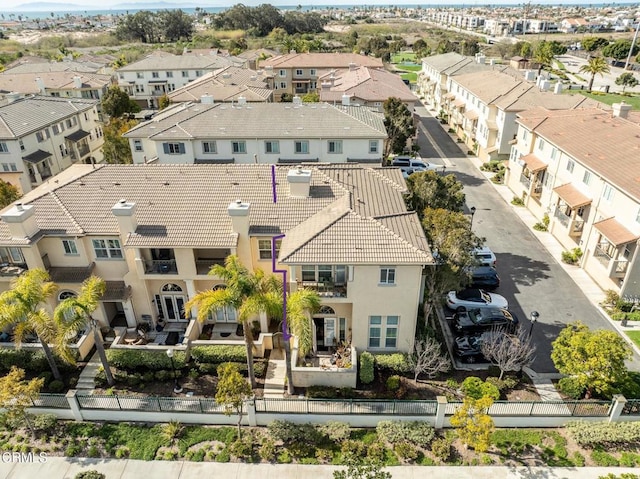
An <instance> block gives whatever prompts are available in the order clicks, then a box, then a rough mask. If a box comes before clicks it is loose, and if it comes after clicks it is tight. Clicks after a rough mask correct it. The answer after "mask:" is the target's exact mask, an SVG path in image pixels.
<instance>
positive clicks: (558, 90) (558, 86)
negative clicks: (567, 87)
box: [553, 82, 562, 95]
mask: <svg viewBox="0 0 640 479" xmlns="http://www.w3.org/2000/svg"><path fill="white" fill-rule="evenodd" d="M553 93H554V94H556V95H559V94H560V93H562V83H560V82H557V83H556V84H555V85H554V86H553Z"/></svg>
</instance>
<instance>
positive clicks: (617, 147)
mask: <svg viewBox="0 0 640 479" xmlns="http://www.w3.org/2000/svg"><path fill="white" fill-rule="evenodd" d="M518 122H519V123H521V124H522V125H523V126H525V127H527V128H528V129H530V130H531V129H532V130H533V131H535V133H536V134H537V135H539V136H540V137H542V138H544V139H545V140H547V141H548V142H549V143H551V144H553V145H554V146H556V147H557V148H558V149H559V150H561V151H563V152H565V153H566V154H568V155H569V156H571V157H572V158H574V159H575V160H576V161H578V162H580V163H581V164H583V165H584V166H586V167H587V168H588V169H589V170H591V171H593V172H595V173H596V174H598V175H599V176H601V177H602V178H603V179H604V180H605V181H607V182H608V183H611V184H612V185H615V186H616V187H617V188H618V189H620V190H622V191H624V192H626V193H627V194H628V195H630V196H631V197H633V198H635V199H636V200H637V201H640V156H639V155H638V152H639V151H640V125H638V124H636V123H634V122H632V121H628V120H625V119H623V118H617V117H614V116H613V115H612V113H611V111H606V110H601V109H595V108H591V109H586V108H585V109H579V108H578V109H574V110H555V111H548V110H547V111H545V110H541V109H537V110H535V111H530V112H523V113H521V114H520V115H519V119H518Z"/></svg>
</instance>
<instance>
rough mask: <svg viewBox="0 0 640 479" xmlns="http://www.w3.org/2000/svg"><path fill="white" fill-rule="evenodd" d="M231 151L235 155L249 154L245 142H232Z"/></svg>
mask: <svg viewBox="0 0 640 479" xmlns="http://www.w3.org/2000/svg"><path fill="white" fill-rule="evenodd" d="M231 151H233V152H234V153H241V154H242V153H246V152H247V143H246V142H245V141H232V142H231Z"/></svg>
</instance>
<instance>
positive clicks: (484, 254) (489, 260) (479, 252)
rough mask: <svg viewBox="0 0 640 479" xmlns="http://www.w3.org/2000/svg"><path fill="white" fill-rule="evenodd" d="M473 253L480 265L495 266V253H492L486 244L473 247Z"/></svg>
mask: <svg viewBox="0 0 640 479" xmlns="http://www.w3.org/2000/svg"><path fill="white" fill-rule="evenodd" d="M473 255H474V256H475V257H476V258H477V259H478V261H479V262H480V264H481V265H482V266H493V267H495V266H496V255H495V254H493V251H491V250H490V249H489V248H488V247H487V246H480V247H478V248H474V250H473Z"/></svg>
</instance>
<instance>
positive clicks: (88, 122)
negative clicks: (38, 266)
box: [0, 96, 104, 193]
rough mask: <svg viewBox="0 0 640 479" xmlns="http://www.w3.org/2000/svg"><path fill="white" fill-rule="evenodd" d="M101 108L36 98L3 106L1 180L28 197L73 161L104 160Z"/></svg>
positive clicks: (0, 115)
mask: <svg viewBox="0 0 640 479" xmlns="http://www.w3.org/2000/svg"><path fill="white" fill-rule="evenodd" d="M97 106H98V101H97V100H84V99H71V98H69V99H67V98H64V99H63V98H54V97H38V96H36V97H29V98H22V99H18V100H15V101H13V102H12V103H9V104H8V105H5V106H2V107H0V170H1V171H0V178H2V179H3V180H5V181H8V182H10V183H12V184H14V185H16V186H18V187H19V189H20V190H21V191H23V192H25V193H26V192H28V191H31V189H32V188H34V187H35V186H38V185H40V184H41V183H43V182H44V181H46V180H47V179H49V178H51V177H52V176H54V175H56V174H58V173H60V172H61V171H63V170H65V169H66V168H68V167H69V166H71V165H72V164H73V163H90V164H95V163H100V162H102V144H103V142H104V140H103V135H102V126H101V123H100V121H99V116H98V108H97Z"/></svg>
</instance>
